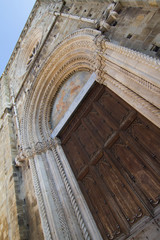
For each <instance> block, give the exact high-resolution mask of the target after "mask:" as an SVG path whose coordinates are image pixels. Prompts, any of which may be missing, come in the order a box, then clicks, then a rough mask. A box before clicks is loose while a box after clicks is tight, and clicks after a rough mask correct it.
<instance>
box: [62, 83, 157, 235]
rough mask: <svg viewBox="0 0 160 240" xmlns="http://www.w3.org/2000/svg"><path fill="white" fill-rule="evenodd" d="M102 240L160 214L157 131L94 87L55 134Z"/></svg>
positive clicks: (108, 92)
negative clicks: (57, 134)
mask: <svg viewBox="0 0 160 240" xmlns="http://www.w3.org/2000/svg"><path fill="white" fill-rule="evenodd" d="M59 138H60V139H61V141H62V147H63V149H64V152H65V154H66V156H67V158H68V161H69V163H70V165H71V168H72V170H73V172H74V174H75V177H76V179H77V181H78V183H79V186H80V188H81V190H82V193H83V194H84V197H85V199H86V202H87V204H88V206H89V208H90V210H91V212H92V214H93V217H94V219H95V222H96V223H97V226H98V228H99V230H100V232H101V235H102V237H103V239H121V238H122V239H123V238H126V237H128V236H129V235H130V234H131V233H132V232H134V231H135V230H136V227H138V226H139V225H140V224H142V222H143V221H144V220H146V219H149V218H150V219H151V218H152V217H154V214H156V213H157V212H158V211H159V199H160V147H159V142H160V129H158V128H157V127H155V126H154V125H153V124H152V123H151V122H149V121H148V120H147V119H145V118H144V117H143V116H141V115H140V114H139V113H137V112H136V111H135V110H134V109H133V108H132V107H131V106H129V105H128V104H127V103H126V102H124V101H123V100H122V99H120V98H119V97H118V96H117V95H115V94H114V93H113V92H112V91H111V90H109V89H107V88H106V87H105V86H102V85H99V84H98V83H96V84H95V85H94V87H93V88H92V89H91V91H90V92H89V94H88V95H87V96H86V98H85V99H84V101H83V102H82V104H81V105H80V107H79V108H78V110H77V111H76V113H75V114H74V115H73V116H72V118H71V119H70V120H69V122H68V123H67V124H66V126H65V128H64V129H63V130H62V132H61V133H60V134H59Z"/></svg>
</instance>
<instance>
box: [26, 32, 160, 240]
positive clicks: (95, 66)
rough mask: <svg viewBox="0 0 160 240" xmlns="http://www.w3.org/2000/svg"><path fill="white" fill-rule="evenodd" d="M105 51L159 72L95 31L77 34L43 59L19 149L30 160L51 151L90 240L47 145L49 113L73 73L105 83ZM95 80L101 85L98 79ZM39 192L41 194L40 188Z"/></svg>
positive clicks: (118, 85) (145, 104)
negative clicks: (95, 76) (86, 74)
mask: <svg viewBox="0 0 160 240" xmlns="http://www.w3.org/2000/svg"><path fill="white" fill-rule="evenodd" d="M107 48H108V49H112V50H113V51H114V49H115V51H117V52H121V53H122V54H124V55H125V57H131V58H137V59H138V60H139V61H140V62H143V61H146V62H147V64H148V66H151V67H154V69H158V66H159V63H158V62H157V61H155V60H152V59H150V58H146V57H144V56H142V54H138V53H135V52H134V51H132V50H127V49H124V48H121V47H119V46H116V45H114V44H111V43H108V42H107V40H105V39H104V38H102V37H101V35H100V32H99V31H97V30H93V29H83V30H79V31H77V32H75V33H73V34H71V35H70V36H68V37H67V38H66V39H65V40H64V41H63V42H62V43H60V44H59V45H58V46H57V48H55V49H54V50H53V52H52V53H51V54H50V56H49V58H48V59H46V61H45V63H44V64H43V66H42V68H41V69H40V71H39V73H38V75H37V77H36V78H35V80H34V82H33V84H32V86H31V89H30V92H29V95H28V98H27V101H26V104H25V108H24V117H23V121H22V146H23V149H24V150H25V151H26V152H27V151H28V150H29V154H28V156H29V157H30V156H31V152H33V154H34V151H35V154H40V153H41V152H43V151H46V149H47V148H48V147H49V148H52V152H53V154H54V157H55V160H56V162H57V166H58V168H59V171H60V174H61V177H62V179H63V182H64V184H65V186H66V190H67V193H68V196H69V198H70V201H71V203H72V206H73V208H74V210H75V215H76V217H77V221H78V223H79V226H80V229H81V230H82V232H83V236H84V238H85V239H90V236H89V232H88V231H87V228H86V227H85V224H84V220H83V218H82V216H81V213H80V211H79V209H78V205H76V204H77V203H76V200H75V199H76V198H75V196H74V195H73V193H72V189H71V187H70V184H69V182H68V180H67V178H66V174H65V170H64V168H63V165H62V164H61V160H60V158H59V157H58V156H57V153H56V150H55V148H54V147H53V146H52V141H50V134H51V132H50V125H49V122H50V111H51V107H52V103H53V101H54V98H55V96H56V93H57V91H58V90H59V88H60V87H61V85H62V84H63V82H64V81H65V80H66V79H67V78H68V77H69V76H70V75H72V74H73V73H74V72H76V71H80V70H87V71H91V72H92V71H94V72H97V71H98V75H99V77H100V78H101V77H103V80H104V79H105V78H104V76H105V75H104V67H105V65H104V62H103V58H104V56H105V54H106V51H107ZM108 54H109V53H108ZM145 64H146V63H145ZM98 80H99V81H101V79H98ZM107 81H108V83H107ZM109 83H111V84H113V85H114V87H115V88H116V89H117V90H116V91H115V92H116V93H117V94H119V92H118V90H119V89H120V90H121V91H122V92H124V93H125V94H126V93H127V94H128V96H129V97H130V98H131V99H135V100H136V101H138V102H139V103H140V104H141V106H142V107H143V108H146V109H147V111H148V110H149V111H150V112H151V113H152V114H154V115H155V116H157V114H159V113H158V112H157V109H156V108H155V107H154V106H153V105H151V104H150V103H148V102H147V101H146V100H144V99H143V98H142V97H140V96H138V95H137V94H136V93H135V92H134V91H131V90H130V89H129V88H127V87H125V86H124V85H122V84H121V83H120V82H118V81H116V80H115V81H114V79H112V78H109V79H108V78H106V81H105V84H106V85H107V84H108V85H109ZM141 86H142V85H141ZM144 112H145V111H144ZM147 114H148V113H147ZM147 117H148V115H147ZM47 141H48V142H49V143H51V145H50V144H49V145H48V144H47ZM32 164H33V163H32ZM33 169H34V166H33ZM33 177H34V176H33ZM38 191H41V190H40V188H39V190H38ZM38 196H39V195H38ZM43 208H44V206H43ZM57 214H58V213H57ZM48 239H49V238H48Z"/></svg>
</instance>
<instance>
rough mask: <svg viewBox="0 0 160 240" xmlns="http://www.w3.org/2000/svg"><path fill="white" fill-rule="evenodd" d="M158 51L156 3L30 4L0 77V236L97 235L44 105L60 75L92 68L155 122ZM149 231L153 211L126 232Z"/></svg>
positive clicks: (158, 115)
mask: <svg viewBox="0 0 160 240" xmlns="http://www.w3.org/2000/svg"><path fill="white" fill-rule="evenodd" d="M159 58H160V1H159V0H156V1H155V0H154V1H152V0H150V1H138V0H134V1H129V0H119V1H111V0H102V1H98V0H85V1H81V0H66V1H58V0H37V1H36V3H35V6H34V8H33V10H32V12H31V14H30V16H29V18H28V21H27V23H26V25H25V27H24V30H23V31H22V33H21V36H20V37H19V40H18V42H17V44H16V46H15V49H14V51H13V53H12V56H11V58H10V60H9V62H8V65H7V66H6V69H5V71H4V73H3V74H2V76H1V79H0V162H1V169H0V180H1V181H0V190H1V198H0V209H1V210H0V216H1V217H0V239H1V240H7V239H15V240H19V239H21V240H22V239H23V240H27V239H29V240H41V239H46V240H49V239H87V240H89V239H95V240H97V239H102V237H101V235H100V233H99V230H98V228H97V226H96V224H95V222H94V220H93V217H92V214H91V213H90V210H89V208H88V206H87V204H86V202H85V200H84V197H83V195H82V193H81V191H80V189H79V186H78V184H77V181H76V180H75V178H74V175H73V172H72V170H71V168H70V166H69V163H68V161H67V159H66V156H65V154H64V152H63V149H62V147H61V145H60V143H59V140H58V139H56V138H55V139H52V138H51V133H52V132H53V129H54V127H53V122H54V113H52V109H53V106H54V103H56V100H57V96H58V93H59V91H60V89H61V87H62V86H63V85H64V84H65V82H66V81H67V79H69V78H71V77H72V76H75V75H74V74H76V72H87V76H90V75H91V74H92V73H93V72H94V73H96V77H95V80H96V81H98V82H99V83H101V84H104V85H106V86H107V87H108V88H110V89H111V90H112V91H113V92H115V93H116V94H117V95H119V96H120V97H121V98H122V99H124V100H125V101H126V102H128V103H129V104H130V105H131V106H132V107H133V108H135V109H136V110H137V111H138V112H140V113H141V114H142V115H143V116H145V117H146V118H147V119H149V120H150V121H151V122H152V123H153V124H155V125H156V126H158V127H160V110H159V107H160V61H159ZM73 80H74V77H73V79H72V81H73ZM57 101H58V100H57ZM62 111H64V113H63V114H62V116H63V115H64V114H65V112H66V109H65V108H64V110H63V109H62ZM159 238H160V221H159V209H158V208H157V212H156V213H155V216H154V218H153V219H152V220H151V221H149V220H146V223H145V224H144V223H143V224H142V226H140V227H139V229H138V231H137V232H134V231H133V233H132V232H131V234H130V236H129V237H128V239H137V240H139V239H149V240H157V239H159ZM106 239H108V238H106ZM125 239H126V238H125Z"/></svg>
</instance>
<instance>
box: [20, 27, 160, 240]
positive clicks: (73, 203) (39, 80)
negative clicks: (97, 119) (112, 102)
mask: <svg viewBox="0 0 160 240" xmlns="http://www.w3.org/2000/svg"><path fill="white" fill-rule="evenodd" d="M144 59H145V61H144ZM146 67H147V75H146ZM80 71H88V72H91V73H92V72H95V73H96V74H97V79H96V81H98V82H99V83H101V84H104V85H106V86H107V87H108V88H109V89H111V90H112V91H113V92H114V93H116V94H117V95H118V96H120V97H121V98H122V99H124V100H125V101H126V102H128V103H129V104H130V105H131V106H132V107H133V108H135V109H136V110H137V111H139V112H141V114H142V115H144V116H145V117H146V118H148V119H149V120H150V121H151V122H152V123H153V124H155V125H157V126H160V125H159V116H160V114H159V110H158V107H159V102H158V99H159V93H160V89H159V84H158V76H159V71H160V69H159V62H158V61H156V60H153V59H152V58H148V57H146V56H145V55H142V54H139V53H136V52H134V51H132V50H129V49H126V48H123V47H120V46H116V45H114V44H111V43H109V42H108V41H107V39H105V38H104V37H103V36H102V35H101V34H100V32H99V31H97V30H93V29H82V30H79V31H77V32H75V33H73V34H71V35H70V36H68V37H67V38H66V39H65V40H64V41H63V42H62V43H61V44H59V45H58V46H57V47H56V48H55V49H54V51H53V52H52V53H51V54H50V56H49V58H48V59H46V62H45V63H44V64H43V66H42V68H41V69H40V71H39V73H38V75H37V77H36V78H35V80H34V82H33V84H32V88H31V91H30V93H29V96H28V98H27V101H26V104H25V107H24V117H23V121H22V147H23V151H24V154H25V155H26V157H27V158H28V159H29V163H30V166H31V171H32V177H33V183H34V187H35V192H36V196H37V201H38V205H39V211H40V216H41V221H42V227H43V232H44V235H45V238H46V239H47V240H48V239H95V240H97V239H102V237H101V235H100V233H99V230H98V228H97V226H96V224H95V222H94V220H93V217H92V214H91V213H90V210H89V208H88V206H87V204H86V202H85V200H84V197H83V195H82V194H81V191H80V189H79V186H78V184H77V181H76V179H75V178H74V175H73V172H72V170H71V168H70V165H69V163H68V161H67V158H66V156H65V154H64V153H63V150H62V149H61V147H60V146H59V143H58V142H57V140H56V139H51V133H52V127H51V111H52V106H53V103H54V102H55V101H56V96H57V93H58V91H59V89H60V88H61V86H62V84H63V83H64V82H65V81H67V79H69V78H70V77H71V76H73V75H74V74H75V73H77V72H80ZM52 117H53V116H52Z"/></svg>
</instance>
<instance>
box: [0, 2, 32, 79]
mask: <svg viewBox="0 0 160 240" xmlns="http://www.w3.org/2000/svg"><path fill="white" fill-rule="evenodd" d="M34 3H35V0H0V12H1V13H0V76H1V75H2V73H3V71H4V69H5V66H6V65H7V63H8V61H9V58H10V56H11V54H12V52H13V49H14V47H15V45H16V42H17V40H18V38H19V36H20V34H21V32H22V30H23V27H24V25H25V23H26V21H27V19H28V16H29V14H30V12H31V10H32V8H33V6H34Z"/></svg>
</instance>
